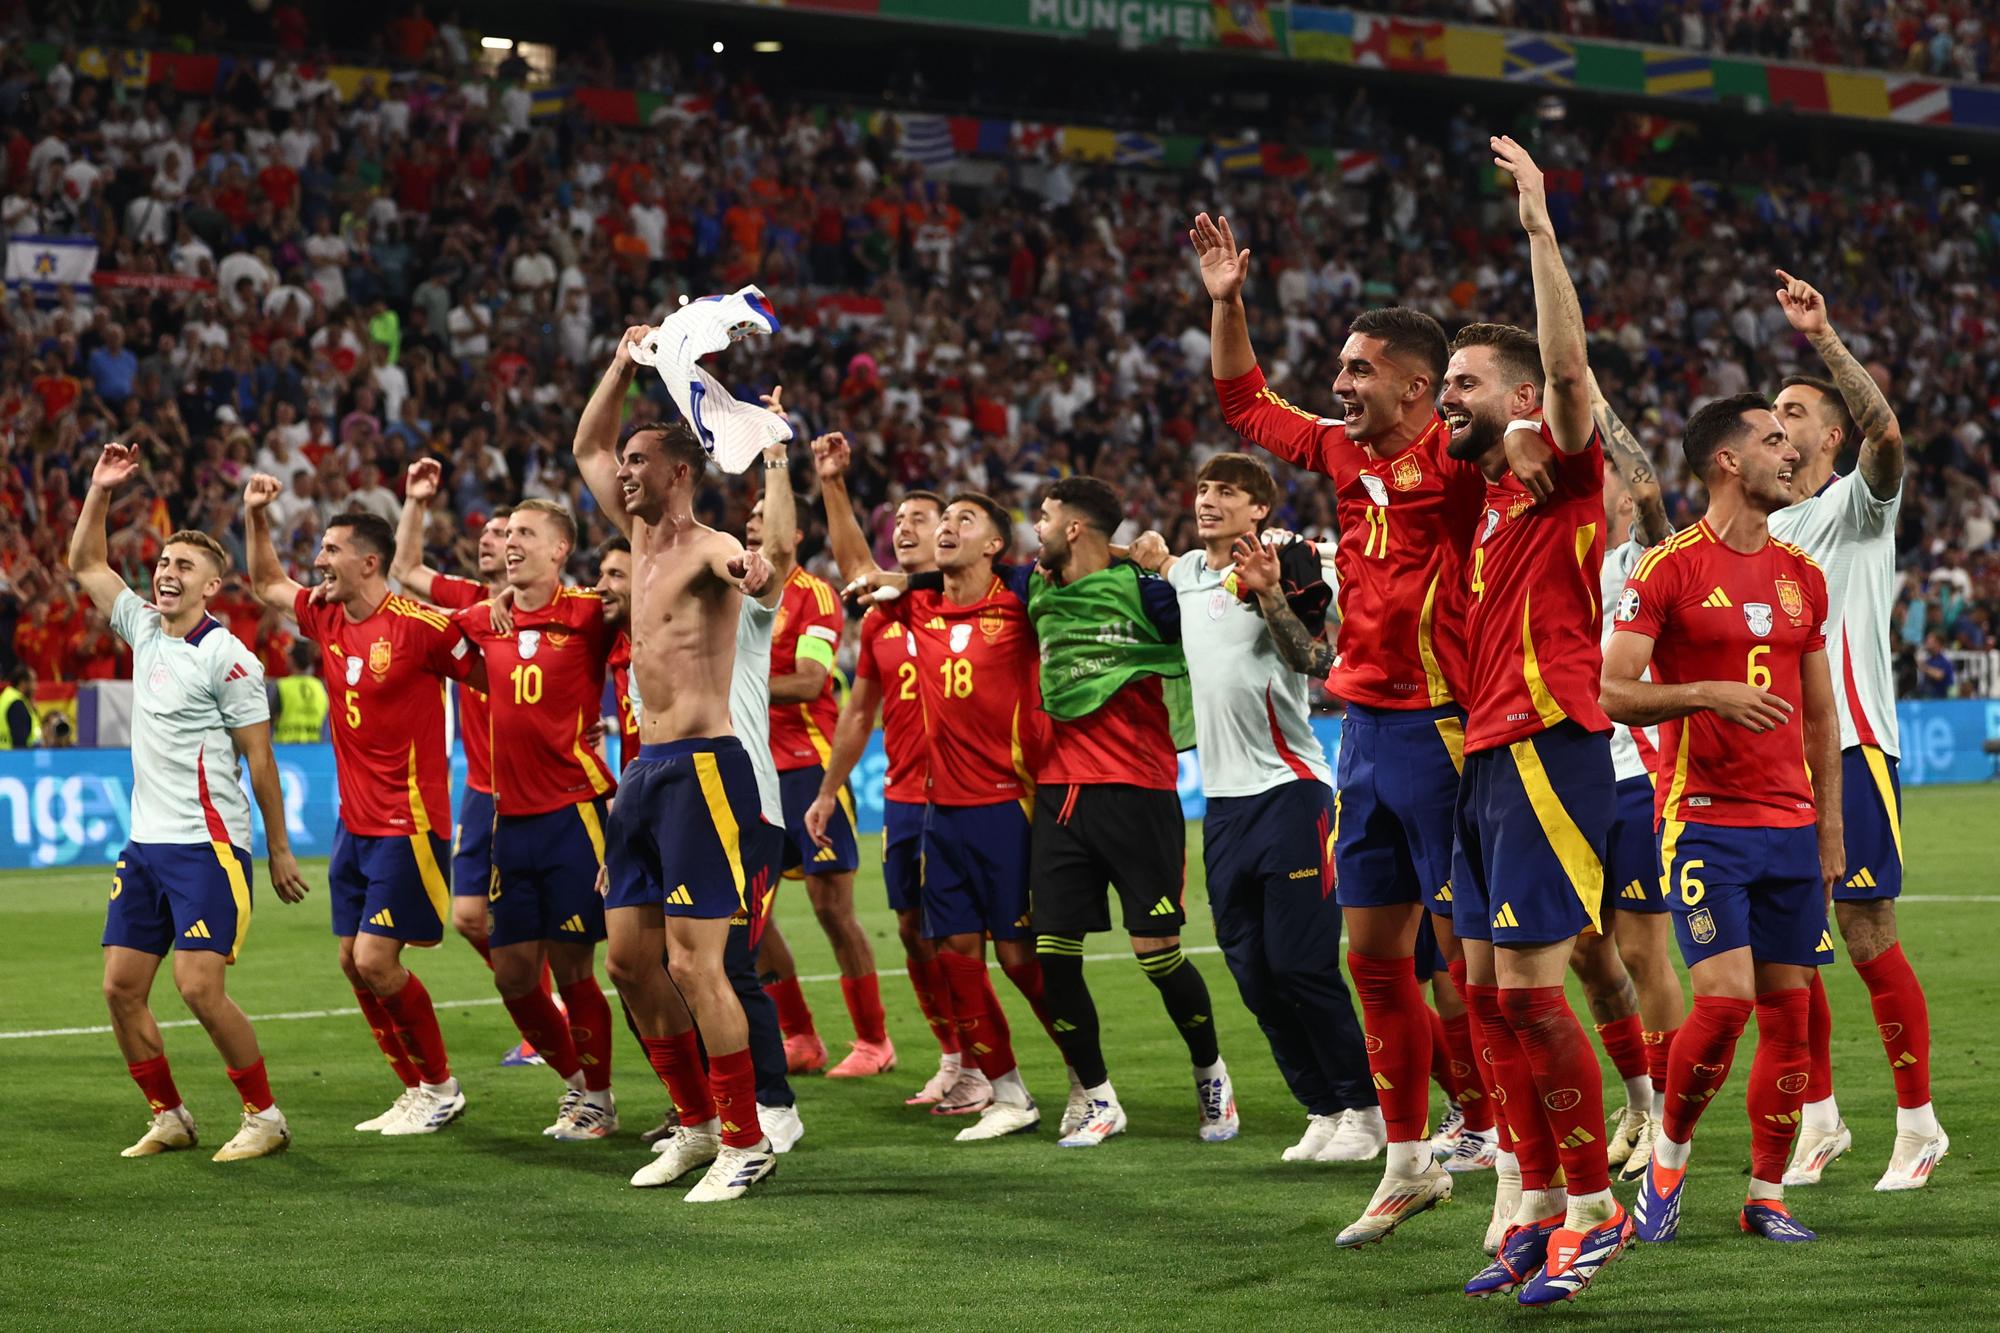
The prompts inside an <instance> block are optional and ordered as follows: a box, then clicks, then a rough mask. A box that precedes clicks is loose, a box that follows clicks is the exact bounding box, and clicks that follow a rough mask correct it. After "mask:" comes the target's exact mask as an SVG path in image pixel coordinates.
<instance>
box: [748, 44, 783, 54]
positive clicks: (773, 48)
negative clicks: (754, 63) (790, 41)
mask: <svg viewBox="0 0 2000 1333" xmlns="http://www.w3.org/2000/svg"><path fill="white" fill-rule="evenodd" d="M750 49H751V50H752V51H755V52H756V53H757V54H758V55H760V56H774V55H776V54H778V52H780V51H782V50H784V49H785V44H784V43H783V42H772V41H763V42H757V43H754V44H753V45H752V46H751V47H750Z"/></svg>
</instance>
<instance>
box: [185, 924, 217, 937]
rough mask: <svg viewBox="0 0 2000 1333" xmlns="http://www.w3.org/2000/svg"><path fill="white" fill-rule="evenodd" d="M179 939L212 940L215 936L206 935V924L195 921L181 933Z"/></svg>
mask: <svg viewBox="0 0 2000 1333" xmlns="http://www.w3.org/2000/svg"><path fill="white" fill-rule="evenodd" d="M181 938H182V939H185V940H212V939H214V938H215V936H213V935H211V934H209V933H208V922H206V921H197V922H195V923H194V924H193V925H192V926H189V927H188V928H187V929H186V930H184V931H182V932H181Z"/></svg>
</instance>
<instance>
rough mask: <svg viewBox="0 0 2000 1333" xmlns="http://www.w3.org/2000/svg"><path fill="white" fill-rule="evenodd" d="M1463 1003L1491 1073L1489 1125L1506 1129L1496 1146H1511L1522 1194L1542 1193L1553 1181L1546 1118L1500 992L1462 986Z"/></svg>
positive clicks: (1553, 1146)
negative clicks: (1530, 1192)
mask: <svg viewBox="0 0 2000 1333" xmlns="http://www.w3.org/2000/svg"><path fill="white" fill-rule="evenodd" d="M1465 997H1466V1007H1467V1008H1468V1009H1470V1010H1471V1011H1472V1019H1473V1021H1474V1022H1475V1023H1477V1024H1478V1025H1479V1054H1480V1058H1481V1059H1483V1060H1485V1061H1486V1064H1487V1068H1488V1069H1489V1070H1491V1072H1492V1077H1493V1103H1494V1110H1493V1119H1494V1123H1495V1124H1496V1125H1500V1126H1503V1127H1504V1128H1505V1129H1506V1133H1505V1134H1504V1135H1503V1136H1502V1138H1501V1141H1500V1142H1501V1146H1502V1147H1508V1146H1511V1147H1512V1149H1513V1152H1514V1155H1515V1157H1516V1158H1517V1159H1519V1161H1520V1164H1521V1188H1522V1189H1524V1190H1545V1189H1548V1188H1550V1187H1551V1186H1552V1185H1553V1184H1554V1183H1555V1178H1556V1166H1557V1158H1556V1141H1555V1136H1554V1135H1552V1134H1551V1133H1549V1118H1548V1117H1547V1116H1546V1115H1544V1114H1543V1113H1542V1110H1541V1095H1540V1094H1539V1093H1538V1092H1536V1090H1535V1075H1534V1071H1533V1070H1532V1069H1530V1068H1529V1066H1528V1055H1527V1052H1526V1051H1524V1050H1522V1049H1521V1042H1520V1039H1519V1038H1518V1037H1516V1036H1515V1035H1514V1029H1513V1028H1512V1027H1511V1026H1510V1025H1509V1024H1508V1022H1507V1015H1506V1012H1505V1011H1504V1010H1502V1009H1501V1007H1500V988H1499V987H1497V986H1473V985H1468V986H1467V987H1466V988H1465Z"/></svg>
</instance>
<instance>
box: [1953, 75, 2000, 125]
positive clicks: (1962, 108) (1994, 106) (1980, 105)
mask: <svg viewBox="0 0 2000 1333" xmlns="http://www.w3.org/2000/svg"><path fill="white" fill-rule="evenodd" d="M1951 123H1952V124H1954V125H1964V126H1967V127H1969V128H1971V129H1976V130H1995V129H2000V90H1996V89H1993V88H1975V87H1973V86H1972V85H1971V84H1969V83H1955V84H1953V85H1952V88H1951Z"/></svg>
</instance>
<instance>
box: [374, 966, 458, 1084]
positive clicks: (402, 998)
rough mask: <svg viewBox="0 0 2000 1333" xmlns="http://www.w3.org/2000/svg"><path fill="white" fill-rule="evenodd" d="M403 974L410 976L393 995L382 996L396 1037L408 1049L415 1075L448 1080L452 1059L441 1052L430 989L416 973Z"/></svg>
mask: <svg viewBox="0 0 2000 1333" xmlns="http://www.w3.org/2000/svg"><path fill="white" fill-rule="evenodd" d="M404 975H406V976H408V977H409V980H408V981H407V982H405V983H403V989H401V990H399V991H397V992H396V993H395V994H394V995H385V996H383V997H382V1008H383V1009H384V1010H385V1011H386V1012H387V1013H388V1015H389V1018H390V1021H392V1022H393V1023H395V1025H396V1037H397V1039H398V1040H400V1041H401V1042H402V1044H403V1050H404V1051H405V1052H406V1053H408V1055H409V1058H410V1064H411V1065H412V1066H413V1067H414V1068H415V1069H416V1071H417V1077H418V1078H420V1079H422V1080H423V1081H424V1082H426V1083H445V1082H449V1081H450V1079H451V1060H450V1059H449V1058H447V1057H446V1055H445V1053H444V1033H443V1032H442V1031H441V1030H440V1029H439V1028H438V1020H437V1010H435V1009H433V1008H432V1007H431V993H430V992H429V991H427V990H425V989H424V983H423V982H421V981H419V980H417V974H416V973H414V972H407V973H405V974H404Z"/></svg>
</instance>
